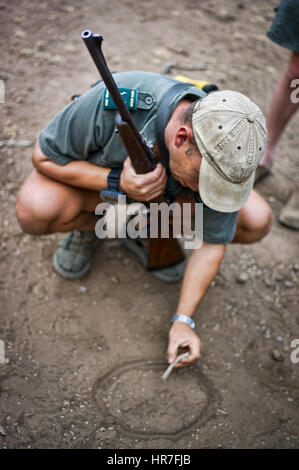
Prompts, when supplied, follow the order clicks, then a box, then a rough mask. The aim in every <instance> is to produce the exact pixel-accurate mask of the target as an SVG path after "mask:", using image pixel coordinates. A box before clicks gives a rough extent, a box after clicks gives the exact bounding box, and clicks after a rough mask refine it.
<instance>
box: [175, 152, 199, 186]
mask: <svg viewBox="0 0 299 470" xmlns="http://www.w3.org/2000/svg"><path fill="white" fill-rule="evenodd" d="M186 151H187V154H186ZM201 158H202V157H200V156H198V155H194V154H192V152H190V147H189V146H188V143H186V144H185V145H182V146H181V147H173V148H172V149H171V151H170V158H169V166H170V170H171V173H172V176H173V177H174V178H175V179H176V180H177V181H179V182H180V183H181V185H182V186H188V187H189V188H191V189H192V190H193V191H198V180H199V171H200V165H201Z"/></svg>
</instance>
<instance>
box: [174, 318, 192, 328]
mask: <svg viewBox="0 0 299 470" xmlns="http://www.w3.org/2000/svg"><path fill="white" fill-rule="evenodd" d="M174 321H181V322H183V323H187V324H188V325H189V326H190V327H191V328H193V329H194V328H195V322H194V321H193V320H192V318H190V317H188V316H187V315H173V317H172V319H171V323H173V322H174Z"/></svg>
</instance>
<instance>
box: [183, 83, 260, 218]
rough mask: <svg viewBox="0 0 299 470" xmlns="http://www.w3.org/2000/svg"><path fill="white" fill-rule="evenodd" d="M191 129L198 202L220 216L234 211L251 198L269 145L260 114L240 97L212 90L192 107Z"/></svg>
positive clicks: (237, 94) (233, 93)
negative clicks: (197, 161)
mask: <svg viewBox="0 0 299 470" xmlns="http://www.w3.org/2000/svg"><path fill="white" fill-rule="evenodd" d="M192 127H193V134H194V137H195V140H196V143H197V146H198V148H199V151H200V153H201V155H202V162H201V167H200V173H199V194H200V197H201V199H202V201H203V202H204V203H205V204H206V205H207V206H208V207H210V208H211V209H214V210H217V211H220V212H235V211H238V210H239V209H241V207H242V206H244V204H245V203H246V201H247V199H248V198H249V195H250V192H251V190H252V188H253V183H254V175H255V170H256V168H257V166H258V164H259V162H260V159H261V158H262V156H263V154H264V151H265V148H266V144H267V129H266V121H265V118H264V115H263V113H262V111H261V110H260V108H259V107H258V106H257V105H256V104H255V103H253V101H251V100H250V99H249V98H247V96H245V95H243V94H242V93H238V92H236V91H232V90H222V91H215V92H213V93H211V94H209V95H207V96H205V97H204V98H203V99H201V100H199V102H197V103H196V105H195V107H194V112H193V117H192Z"/></svg>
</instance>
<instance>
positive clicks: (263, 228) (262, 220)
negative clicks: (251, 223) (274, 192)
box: [255, 203, 273, 240]
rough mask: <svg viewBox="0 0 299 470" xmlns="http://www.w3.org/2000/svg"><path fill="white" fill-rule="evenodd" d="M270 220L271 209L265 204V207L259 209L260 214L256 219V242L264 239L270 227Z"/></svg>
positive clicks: (271, 216) (271, 215) (271, 217)
mask: <svg viewBox="0 0 299 470" xmlns="http://www.w3.org/2000/svg"><path fill="white" fill-rule="evenodd" d="M272 219H273V214H272V210H271V207H270V206H269V205H268V204H267V203H265V205H264V206H263V207H262V208H261V209H260V213H259V215H258V216H257V218H256V227H255V229H256V233H257V237H258V238H257V240H261V239H262V238H264V237H265V236H266V235H268V233H269V232H270V230H271V226H272Z"/></svg>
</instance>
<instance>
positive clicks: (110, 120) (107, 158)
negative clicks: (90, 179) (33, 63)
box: [39, 71, 238, 244]
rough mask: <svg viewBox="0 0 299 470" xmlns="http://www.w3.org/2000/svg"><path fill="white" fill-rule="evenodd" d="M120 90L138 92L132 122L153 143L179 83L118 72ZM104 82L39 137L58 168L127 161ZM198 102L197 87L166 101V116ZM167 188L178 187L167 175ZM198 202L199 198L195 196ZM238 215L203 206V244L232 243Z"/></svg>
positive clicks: (114, 164) (174, 189)
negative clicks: (162, 108) (190, 99)
mask: <svg viewBox="0 0 299 470" xmlns="http://www.w3.org/2000/svg"><path fill="white" fill-rule="evenodd" d="M114 79H115V81H116V84H117V86H118V87H119V88H124V89H129V90H138V98H137V109H136V110H135V111H132V116H133V119H134V121H135V124H136V126H137V128H138V130H139V132H140V133H141V134H142V136H143V138H144V139H145V140H146V142H147V144H148V145H150V146H151V145H154V143H155V142H156V140H157V139H156V131H155V118H156V114H157V111H158V108H159V104H160V103H161V100H162V98H163V96H164V95H165V93H166V92H167V91H168V90H169V88H171V87H172V86H173V85H175V84H176V83H178V81H177V80H175V79H174V78H171V77H166V76H163V75H158V74H154V73H150V72H140V71H137V72H122V73H116V74H114ZM105 91H106V89H105V84H104V83H103V82H102V80H100V81H99V82H97V83H96V84H95V85H94V86H93V87H92V88H91V89H90V90H89V91H88V92H87V93H85V94H83V95H81V96H80V98H78V99H77V100H75V101H72V102H71V103H70V104H69V105H68V106H66V107H65V108H64V109H63V110H62V111H61V112H60V113H59V114H57V116H56V117H54V119H52V121H50V123H49V124H48V125H47V126H46V127H45V128H44V129H43V131H42V132H41V133H40V135H39V145H40V148H41V150H42V152H43V153H44V154H45V155H46V156H47V157H48V158H49V159H50V160H52V161H54V162H55V163H57V164H59V165H66V164H68V163H70V162H71V161H74V160H87V161H88V162H90V163H92V164H95V165H98V166H102V167H106V168H114V167H119V166H121V165H122V164H123V162H124V160H125V159H126V157H127V153H126V150H125V147H124V145H123V144H122V141H121V138H120V136H119V134H117V133H116V132H115V124H114V119H115V114H116V111H115V110H113V109H106V105H105V100H104V99H103V98H104V94H105ZM190 94H192V95H194V99H196V97H198V98H201V97H203V96H205V93H204V92H203V91H202V90H200V89H199V88H197V87H195V86H190V87H189V89H188V91H186V90H183V91H180V92H178V93H177V95H176V96H175V97H174V99H173V100H172V102H171V103H170V109H169V117H170V116H171V114H172V112H173V111H174V109H175V107H176V106H177V104H178V103H179V102H180V101H181V100H182V99H183V98H185V97H187V96H188V95H190ZM167 189H168V191H169V192H170V194H172V195H173V196H175V195H176V194H178V193H179V191H180V190H181V189H182V186H181V185H180V183H179V182H178V181H176V180H175V179H174V178H173V177H172V175H169V177H168V181H167ZM195 197H196V200H197V201H198V202H202V201H201V200H200V196H199V194H195ZM237 215H238V212H233V213H224V212H218V211H215V210H213V209H210V208H209V207H207V206H206V205H205V204H204V205H203V240H204V241H206V242H207V243H212V244H218V243H228V242H230V241H231V240H232V239H233V237H234V233H235V228H236V218H237Z"/></svg>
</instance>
